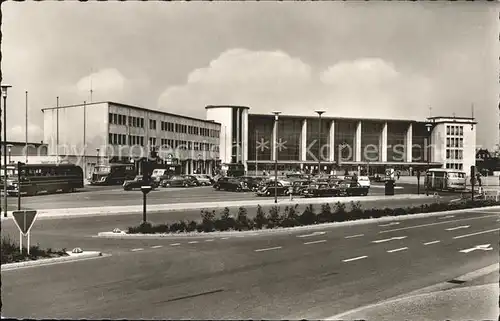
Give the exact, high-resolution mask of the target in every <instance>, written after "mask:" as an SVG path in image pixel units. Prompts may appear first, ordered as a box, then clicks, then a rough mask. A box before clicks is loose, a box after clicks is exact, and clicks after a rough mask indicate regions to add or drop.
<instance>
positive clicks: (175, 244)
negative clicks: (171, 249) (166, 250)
mask: <svg viewBox="0 0 500 321" xmlns="http://www.w3.org/2000/svg"><path fill="white" fill-rule="evenodd" d="M170 245H171V246H177V245H181V243H172V244H170Z"/></svg>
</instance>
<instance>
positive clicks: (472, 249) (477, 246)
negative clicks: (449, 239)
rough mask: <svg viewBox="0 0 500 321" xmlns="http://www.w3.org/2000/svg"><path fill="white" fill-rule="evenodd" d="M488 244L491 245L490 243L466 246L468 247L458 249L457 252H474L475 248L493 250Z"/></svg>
mask: <svg viewBox="0 0 500 321" xmlns="http://www.w3.org/2000/svg"><path fill="white" fill-rule="evenodd" d="M490 246H491V244H482V245H476V246H474V247H471V248H468V249H464V250H460V251H459V252H462V253H469V252H474V251H476V250H481V251H491V250H493V248H492V247H490Z"/></svg>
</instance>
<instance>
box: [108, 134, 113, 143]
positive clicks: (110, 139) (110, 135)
mask: <svg viewBox="0 0 500 321" xmlns="http://www.w3.org/2000/svg"><path fill="white" fill-rule="evenodd" d="M108 144H110V145H113V134H111V133H109V134H108Z"/></svg>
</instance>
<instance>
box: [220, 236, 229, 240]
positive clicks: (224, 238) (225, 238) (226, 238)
mask: <svg viewBox="0 0 500 321" xmlns="http://www.w3.org/2000/svg"><path fill="white" fill-rule="evenodd" d="M228 239H229V237H223V238H221V240H228Z"/></svg>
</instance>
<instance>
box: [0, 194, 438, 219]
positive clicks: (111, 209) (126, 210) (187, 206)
mask: <svg viewBox="0 0 500 321" xmlns="http://www.w3.org/2000/svg"><path fill="white" fill-rule="evenodd" d="M426 198H428V199H432V198H434V197H433V196H431V195H429V196H425V195H414V194H400V195H393V196H385V195H377V196H354V197H335V198H333V197H321V198H319V197H318V198H303V197H301V198H296V199H294V200H292V201H290V200H289V199H281V200H278V203H277V205H279V206H282V205H283V206H285V205H295V204H299V205H300V204H322V203H337V202H340V203H350V202H351V201H353V202H356V201H360V202H369V201H383V200H386V199H388V200H410V199H426ZM257 205H261V206H273V205H275V203H274V199H273V198H263V199H258V200H245V201H227V202H224V201H219V202H204V203H176V204H154V205H148V207H147V211H148V213H156V212H174V211H185V210H201V209H215V208H224V207H229V208H234V207H240V206H257ZM142 210H143V208H142V205H131V206H108V207H82V208H62V209H41V210H38V211H37V212H38V214H37V219H44V218H46V219H49V218H50V219H57V218H68V217H88V216H101V215H119V214H122V215H123V214H138V213H142ZM7 214H8V217H7V218H4V217H2V218H1V219H2V221H4V220H8V219H11V218H12V211H9V212H7Z"/></svg>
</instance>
